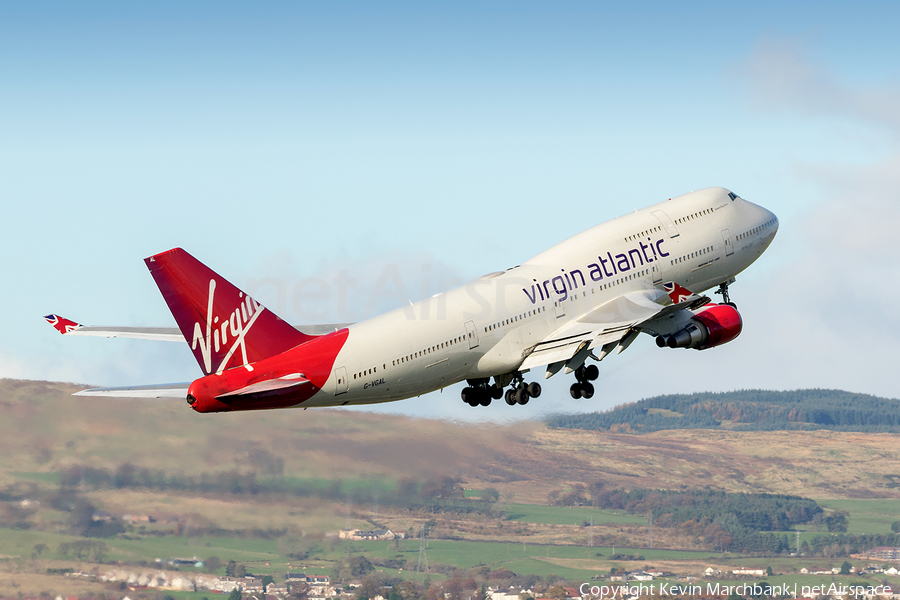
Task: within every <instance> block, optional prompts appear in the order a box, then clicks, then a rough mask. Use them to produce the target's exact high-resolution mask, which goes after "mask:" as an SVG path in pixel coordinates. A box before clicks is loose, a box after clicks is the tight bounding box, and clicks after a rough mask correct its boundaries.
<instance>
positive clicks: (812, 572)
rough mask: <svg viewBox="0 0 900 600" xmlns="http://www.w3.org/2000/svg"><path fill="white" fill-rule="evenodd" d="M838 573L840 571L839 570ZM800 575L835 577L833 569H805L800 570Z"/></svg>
mask: <svg viewBox="0 0 900 600" xmlns="http://www.w3.org/2000/svg"><path fill="white" fill-rule="evenodd" d="M838 571H840V569H838ZM800 573H801V574H803V575H834V572H833V571H832V570H831V569H826V568H823V567H803V568H802V569H800Z"/></svg>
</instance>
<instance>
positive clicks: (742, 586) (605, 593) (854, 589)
mask: <svg viewBox="0 0 900 600" xmlns="http://www.w3.org/2000/svg"><path fill="white" fill-rule="evenodd" d="M579 591H580V592H581V594H582V595H590V596H593V597H595V598H598V599H599V598H611V599H614V600H618V599H624V598H628V597H631V596H648V595H660V596H728V595H731V594H739V595H741V596H744V597H747V596H762V595H764V594H765V595H769V596H789V595H792V596H794V597H797V596H805V597H814V596H831V597H835V596H848V595H854V594H857V595H864V596H884V595H890V594H891V588H890V586H884V585H878V586H871V585H870V586H863V585H841V584H837V583H832V584H831V585H798V584H796V583H795V584H793V585H790V584H787V583H785V584H781V585H770V584H765V585H763V584H760V583H739V584H736V585H725V584H722V583H707V584H706V585H705V586H703V585H684V584H676V583H668V582H659V583H649V584H648V583H640V584H634V585H628V584H622V585H591V584H589V583H582V584H581V587H580V588H579Z"/></svg>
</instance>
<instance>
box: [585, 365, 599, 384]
mask: <svg viewBox="0 0 900 600" xmlns="http://www.w3.org/2000/svg"><path fill="white" fill-rule="evenodd" d="M598 377H600V369H598V368H597V365H588V366H586V367H585V368H584V378H585V379H587V380H588V381H594V380H595V379H597V378H598Z"/></svg>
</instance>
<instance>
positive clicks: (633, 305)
mask: <svg viewBox="0 0 900 600" xmlns="http://www.w3.org/2000/svg"><path fill="white" fill-rule="evenodd" d="M689 294H690V293H689ZM675 299H677V300H678V301H677V302H673V298H672V297H671V295H670V294H666V293H665V292H662V291H660V290H655V289H654V290H645V291H642V292H631V293H628V294H624V295H622V296H618V297H616V298H613V299H612V300H610V301H609V302H606V303H605V304H602V305H600V306H598V307H597V308H595V309H594V310H592V311H590V312H588V313H585V314H584V315H582V316H581V317H579V318H578V319H576V320H575V321H571V322H569V323H568V324H566V325H563V326H562V327H560V328H559V329H557V330H556V331H554V332H553V333H551V334H550V335H549V336H547V337H546V338H544V339H543V340H541V341H540V342H538V343H537V344H535V345H534V346H533V347H532V348H530V349H529V351H528V355H527V356H526V358H525V361H524V362H523V363H522V365H521V366H520V367H519V369H520V370H524V369H531V368H534V367H539V366H543V365H549V367H548V371H547V372H548V375H547V376H548V377H549V376H550V375H552V374H553V373H556V372H557V371H559V369H561V368H562V367H563V366H565V367H566V372H570V371H573V370H575V369H577V368H578V367H580V366H581V365H582V364H583V363H584V360H585V359H586V358H587V357H588V356H590V354H591V351H592V350H593V349H594V348H598V347H600V348H601V351H600V354H599V356H597V357H596V358H598V359H600V360H602V359H603V357H604V356H606V355H607V354H609V353H610V352H612V351H613V350H615V349H616V348H617V347H618V351H619V352H622V351H623V350H624V349H625V348H627V347H628V346H629V345H630V344H631V342H633V341H634V339H635V338H636V337H637V334H638V333H639V332H640V326H641V325H642V324H644V323H647V322H648V321H651V320H653V319H657V318H661V317H665V316H667V315H669V314H672V313H674V312H677V311H680V310H684V309H691V308H697V307H699V306H703V305H704V304H706V303H708V302H709V298H708V297H706V296H697V295H694V294H690V295H686V296H680V297H675Z"/></svg>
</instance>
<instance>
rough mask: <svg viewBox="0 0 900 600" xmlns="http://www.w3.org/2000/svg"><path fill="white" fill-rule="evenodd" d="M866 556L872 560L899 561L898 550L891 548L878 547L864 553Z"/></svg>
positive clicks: (899, 554)
mask: <svg viewBox="0 0 900 600" xmlns="http://www.w3.org/2000/svg"><path fill="white" fill-rule="evenodd" d="M866 556H868V557H869V558H870V559H873V560H897V561H900V548H897V547H892V546H878V547H877V548H872V549H871V550H869V551H868V552H866Z"/></svg>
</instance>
